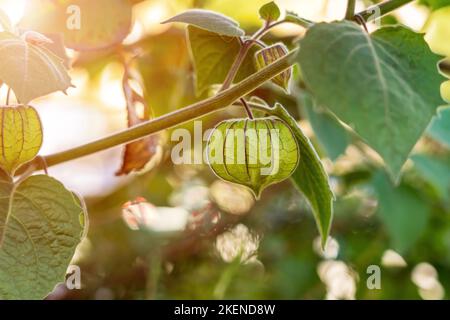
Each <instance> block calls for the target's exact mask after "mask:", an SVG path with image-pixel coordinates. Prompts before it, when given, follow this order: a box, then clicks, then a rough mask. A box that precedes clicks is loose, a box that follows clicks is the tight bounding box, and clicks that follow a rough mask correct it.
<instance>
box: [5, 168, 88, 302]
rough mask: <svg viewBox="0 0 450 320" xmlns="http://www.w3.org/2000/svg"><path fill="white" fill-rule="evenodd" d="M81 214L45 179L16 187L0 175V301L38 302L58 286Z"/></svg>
mask: <svg viewBox="0 0 450 320" xmlns="http://www.w3.org/2000/svg"><path fill="white" fill-rule="evenodd" d="M85 215H86V213H85V212H84V209H83V208H82V206H81V205H80V200H79V199H76V198H75V197H74V195H73V193H72V192H70V191H68V190H67V189H65V188H64V186H63V185H62V184H61V183H60V182H58V181H57V180H55V179H53V178H50V177H48V176H45V175H37V176H31V177H29V178H27V179H25V180H24V181H22V182H20V183H19V184H17V185H14V183H13V182H12V181H11V179H10V178H9V177H7V176H6V175H4V174H1V175H0V299H42V298H44V297H45V296H46V295H47V294H48V293H49V292H51V291H52V290H53V288H54V287H55V285H56V284H57V283H59V282H63V281H64V277H65V273H66V270H67V267H68V265H69V263H70V260H71V258H72V256H73V254H74V252H75V248H76V246H77V245H78V243H79V242H80V240H81V238H82V236H83V234H84V232H83V230H84V228H85V226H84V222H83V221H85V219H86V216H85Z"/></svg>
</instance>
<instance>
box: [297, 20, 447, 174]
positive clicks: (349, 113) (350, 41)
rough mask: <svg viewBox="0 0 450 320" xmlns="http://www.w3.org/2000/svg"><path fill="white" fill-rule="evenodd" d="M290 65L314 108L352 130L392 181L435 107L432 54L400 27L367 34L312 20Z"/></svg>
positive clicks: (350, 26) (420, 39)
mask: <svg viewBox="0 0 450 320" xmlns="http://www.w3.org/2000/svg"><path fill="white" fill-rule="evenodd" d="M300 47H301V50H300V52H299V58H298V61H299V63H300V66H301V69H302V72H303V76H304V80H305V82H306V85H307V87H308V88H309V90H310V91H311V92H312V93H313V94H314V96H315V98H316V99H317V102H318V104H319V105H322V106H326V107H327V108H329V109H330V110H331V111H332V112H333V113H334V114H335V115H336V116H337V117H338V118H339V119H340V120H341V121H343V122H344V123H346V124H348V125H349V126H350V127H352V128H353V129H354V130H355V131H356V133H358V134H359V135H360V136H361V137H362V138H363V139H364V140H365V141H366V142H367V143H368V144H369V145H370V146H371V147H372V148H373V149H375V150H376V151H377V152H378V153H379V154H380V155H381V156H382V158H383V159H384V161H385V163H386V166H387V169H388V171H389V173H390V174H391V176H392V177H393V178H394V179H398V178H399V176H400V170H401V168H402V166H403V164H404V163H405V161H406V160H407V158H408V155H409V153H410V152H411V150H412V148H413V147H414V145H415V144H416V142H417V140H418V139H419V138H420V137H421V136H422V134H423V132H424V130H425V129H426V127H427V126H428V124H429V122H430V120H431V118H432V117H433V115H434V114H435V113H436V108H437V107H438V106H439V105H441V104H442V99H441V95H440V90H439V88H440V85H441V82H442V81H443V79H444V78H443V77H442V76H441V75H440V74H439V73H438V71H437V64H438V62H439V60H440V57H439V56H437V55H435V54H433V53H432V52H431V51H430V49H429V47H428V46H427V44H426V43H425V41H424V39H423V36H422V35H420V34H416V33H414V32H413V31H411V30H408V29H405V28H403V27H399V26H396V27H387V28H382V29H380V30H378V31H376V32H375V33H373V34H371V35H369V34H367V33H366V32H364V30H362V29H361V27H360V26H359V25H357V24H356V23H353V22H347V21H346V22H334V23H329V24H327V23H320V24H317V25H314V26H313V27H311V28H310V29H309V30H308V32H307V34H306V36H305V37H304V39H303V40H302V41H301V44H300Z"/></svg>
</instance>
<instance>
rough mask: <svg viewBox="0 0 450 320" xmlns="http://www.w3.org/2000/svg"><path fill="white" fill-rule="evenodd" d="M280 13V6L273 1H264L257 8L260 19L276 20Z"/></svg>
mask: <svg viewBox="0 0 450 320" xmlns="http://www.w3.org/2000/svg"><path fill="white" fill-rule="evenodd" d="M280 15H281V12H280V8H278V6H277V4H276V3H275V2H273V1H271V2H269V3H266V4H265V5H263V6H262V7H261V8H260V9H259V16H260V17H261V19H263V20H265V21H268V22H272V21H277V20H278V18H279V17H280Z"/></svg>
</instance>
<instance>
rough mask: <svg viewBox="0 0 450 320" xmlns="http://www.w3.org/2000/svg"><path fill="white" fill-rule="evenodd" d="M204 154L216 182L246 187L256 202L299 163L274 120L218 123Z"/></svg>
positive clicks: (291, 140)
mask: <svg viewBox="0 0 450 320" xmlns="http://www.w3.org/2000/svg"><path fill="white" fill-rule="evenodd" d="M207 152H208V153H207V154H208V163H209V165H210V167H211V169H212V170H213V171H214V173H215V174H216V175H217V176H218V177H219V178H221V179H224V180H225V181H228V182H232V183H237V184H239V185H243V186H246V187H248V188H249V189H250V190H251V191H252V192H253V193H254V195H255V197H256V198H257V199H259V197H260V195H261V192H262V191H263V190H264V189H265V188H267V187H268V186H269V185H272V184H275V183H278V182H281V181H283V180H285V179H287V178H289V177H290V176H291V174H292V173H293V172H294V170H295V169H296V168H297V164H298V160H299V151H298V145H297V141H296V139H295V136H294V135H293V133H292V131H291V130H290V128H289V127H288V126H287V125H286V124H285V123H284V122H283V121H281V120H280V119H277V118H275V117H268V118H257V119H232V120H226V121H222V122H221V123H219V124H218V125H217V126H216V127H215V128H214V131H213V132H212V133H211V136H210V137H209V139H208V151H207Z"/></svg>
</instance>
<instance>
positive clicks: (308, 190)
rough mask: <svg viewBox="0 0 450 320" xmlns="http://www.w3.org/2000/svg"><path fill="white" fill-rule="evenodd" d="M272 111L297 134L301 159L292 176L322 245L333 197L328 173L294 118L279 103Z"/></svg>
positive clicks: (327, 226) (328, 228) (331, 212)
mask: <svg viewBox="0 0 450 320" xmlns="http://www.w3.org/2000/svg"><path fill="white" fill-rule="evenodd" d="M273 113H274V114H276V115H277V116H278V117H280V119H282V120H283V121H284V122H286V124H287V125H288V126H289V127H290V128H291V130H292V131H293V132H294V135H295V137H296V138H297V143H298V145H299V148H300V163H299V165H298V167H297V169H296V170H295V171H294V173H293V174H292V177H291V179H292V182H293V183H294V185H295V186H296V187H297V189H298V190H299V191H300V192H301V193H303V194H304V196H305V197H306V199H307V200H308V202H309V205H310V206H311V209H312V211H313V214H314V218H315V220H316V224H317V228H318V229H319V233H320V235H321V238H322V246H325V244H326V241H327V238H328V234H329V232H330V227H331V222H332V220H333V200H334V195H333V192H332V191H331V187H330V184H329V180H328V175H327V173H326V172H325V169H324V167H323V166H322V162H320V158H319V156H318V155H317V152H316V151H315V150H314V147H313V146H312V144H311V142H310V141H309V139H308V137H306V135H305V134H304V133H303V131H302V129H301V128H300V126H299V125H298V123H297V121H295V119H294V118H292V116H291V115H290V114H289V113H288V112H287V111H286V109H284V108H283V107H282V106H281V105H280V104H276V105H275V109H274V111H273Z"/></svg>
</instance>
